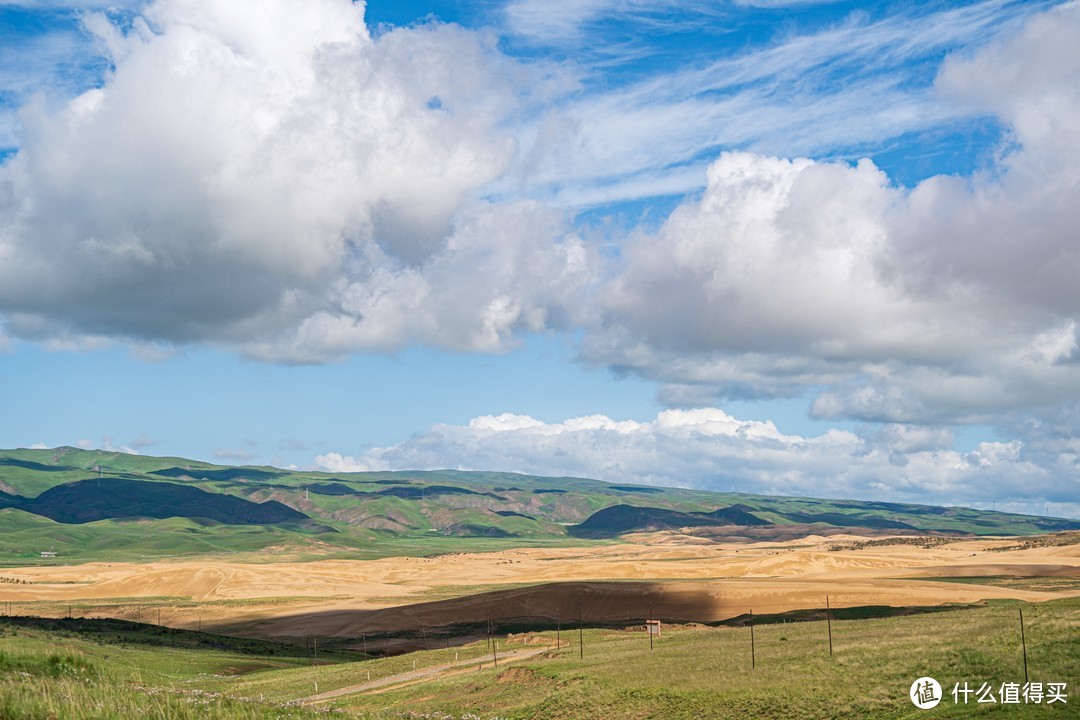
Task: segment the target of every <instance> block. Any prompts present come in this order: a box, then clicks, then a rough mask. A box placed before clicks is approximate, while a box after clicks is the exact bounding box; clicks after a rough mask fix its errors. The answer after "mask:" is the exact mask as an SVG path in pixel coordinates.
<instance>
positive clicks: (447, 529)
mask: <svg viewBox="0 0 1080 720" xmlns="http://www.w3.org/2000/svg"><path fill="white" fill-rule="evenodd" d="M98 468H100V469H101V472H102V473H104V474H107V475H111V476H114V477H126V478H131V479H138V480H143V481H155V482H181V483H186V484H192V485H196V486H198V487H200V488H202V489H204V490H208V491H213V492H222V493H230V494H234V495H238V496H241V497H244V498H247V499H249V500H254V501H265V500H277V501H279V502H283V503H285V504H287V505H289V506H291V507H294V508H296V509H298V510H300V511H301V512H304V513H306V514H308V515H310V516H311V517H312V518H314V521H312V522H304V523H288V524H282V525H275V526H265V527H258V528H242V527H235V526H227V525H213V524H207V523H203V522H200V521H191V520H185V519H166V520H156V521H142V520H139V521H133V520H105V521H99V522H95V523H87V524H85V525H63V524H58V523H53V522H51V521H48V520H45V519H44V518H40V517H38V516H34V515H29V514H26V513H22V512H20V511H14V510H10V509H9V510H0V526H2V527H3V529H4V531H5V532H4V533H3V534H2V535H0V562H2V563H5V564H20V563H26V562H36V561H37V558H38V556H39V553H40V551H41V550H48V549H53V550H57V551H58V552H59V553H60V554H61V556H62V558H63V560H62V561H86V560H140V559H151V558H158V557H167V556H177V555H195V554H206V553H217V552H245V553H257V552H258V551H259V550H261V549H263V548H267V547H274V548H275V554H276V555H277V556H279V557H290V559H306V558H314V557H343V556H348V557H382V556H385V555H388V554H419V555H425V554H433V553H438V552H450V551H473V550H485V549H493V548H499V547H511V546H521V545H533V544H545V545H546V544H551V543H556V544H581V543H582V541H581V540H575V539H571V538H568V537H566V533H565V526H566V525H567V524H571V523H577V522H581V521H582V520H584V519H585V518H586V517H588V516H589V515H591V514H592V513H593V512H595V511H597V510H599V509H601V508H604V507H607V506H610V505H614V504H619V503H623V504H632V505H643V506H651V507H659V508H665V509H670V510H678V511H682V512H703V511H704V512H709V511H712V510H715V509H716V508H719V507H726V506H728V505H732V504H736V503H739V504H742V505H745V506H747V507H748V508H750V510H751V511H752V512H754V513H755V514H757V515H758V516H760V517H762V518H765V519H768V520H770V521H772V522H775V523H777V524H780V525H784V524H791V523H793V522H796V520H793V519H792V517H794V516H798V518H800V519H799V520H798V521H799V522H802V523H806V522H810V521H812V519H813V518H814V517H815V516H823V517H826V518H831V519H832V520H833V521H835V522H838V523H839V524H841V525H847V524H851V525H858V524H859V523H867V524H871V525H872V524H873V523H875V522H880V521H884V522H903V523H906V524H908V525H911V526H913V527H915V528H918V529H922V530H933V531H955V532H966V533H974V534H1030V533H1038V532H1045V531H1047V530H1054V529H1058V527H1057V526H1056V525H1055V523H1054V522H1051V521H1047V520H1046V519H1040V518H1037V517H1032V516H1023V515H1010V514H1006V513H990V512H983V511H976V510H969V509H964V508H934V507H930V506H915V505H904V506H900V505H896V506H893V505H886V504H880V503H876V504H875V503H858V502H850V501H847V502H845V501H835V500H820V499H814V498H792V497H773V496H759V495H745V494H739V493H712V492H706V491H699V490H684V489H676V488H663V489H659V488H650V487H641V488H636V489H635V488H634V487H632V486H620V485H611V484H608V483H604V482H600V481H597V480H589V479H584V478H543V477H532V476H526V475H517V474H513V473H496V472H459V471H451V470H443V471H431V472H397V473H390V472H376V473H354V474H329V473H315V472H288V471H282V470H278V469H275V468H269V467H261V468H243V469H237V468H229V467H224V466H215V465H211V464H209V463H203V462H197V461H191V460H186V459H183V458H171V457H165V458H154V457H145V456H136V455H126V454H123V453H116V452H105V451H100V450H92V451H86V450H77V449H74V448H58V449H55V450H3V451H0V483H2V484H0V490H5V489H7V490H8V491H13V492H14V493H16V494H19V495H23V496H25V497H32V496H36V495H37V494H39V493H41V492H42V491H44V490H46V489H48V488H50V487H52V486H54V485H57V484H60V483H64V482H71V481H74V480H82V479H86V478H89V477H93V476H95V475H96V474H97V473H98ZM172 468H183V469H184V470H185V472H186V473H188V474H189V475H190V477H191V478H192V479H180V478H176V477H170V476H161V475H155V474H153V473H154V471H159V470H166V471H168V470H170V469H172ZM253 475H254V476H255V477H254V478H253V477H252V476H253ZM206 477H210V478H212V479H203V478H206ZM322 483H338V484H340V485H343V486H345V487H347V488H349V489H351V490H352V491H354V492H356V493H361V494H359V495H329V494H320V493H318V492H311V491H310V489H309V488H306V486H316V487H317V486H318V485H319V484H322ZM440 485H441V486H451V487H456V488H464V489H468V490H471V491H473V493H474V494H466V493H457V494H438V493H435V494H434V496H433V497H429V496H427V495H426V494H424V495H422V497H421V498H419V499H411V498H402V497H396V496H393V495H380V494H378V493H380V492H385V491H387V490H388V489H392V488H395V487H396V488H407V489H412V488H420V487H424V488H427V487H432V486H440ZM551 489H558V490H562V491H564V492H544V491H545V490H551ZM492 496H497V497H492ZM496 511H502V512H504V513H506V512H513V513H519V514H520V515H527V516H529V517H520V516H518V515H498V514H497V513H496ZM807 518H811V520H807ZM823 527H824V526H823ZM485 528H493V529H495V530H494V531H495V532H497V533H499V532H501V533H505V534H509V535H512V536H513V537H510V538H495V537H484V536H483V535H484V532H485ZM458 535H464V536H465V537H454V536H458ZM391 540H393V544H392V546H391V543H390V541H391ZM402 547H404V550H402Z"/></svg>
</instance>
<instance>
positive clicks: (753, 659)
mask: <svg viewBox="0 0 1080 720" xmlns="http://www.w3.org/2000/svg"><path fill="white" fill-rule="evenodd" d="M756 667H757V652H756V651H755V648H754V611H753V610H751V611H750V669H754V668H756Z"/></svg>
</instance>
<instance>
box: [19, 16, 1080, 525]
mask: <svg viewBox="0 0 1080 720" xmlns="http://www.w3.org/2000/svg"><path fill="white" fill-rule="evenodd" d="M1078 28H1080V10H1078V7H1077V5H1076V4H1075V3H1070V2H1065V3H1061V2H1007V1H982V2H842V1H839V2H825V1H823V2H813V1H810V0H789V1H784V0H744V1H741V2H727V3H718V2H701V1H699V0H664V1H662V2H656V1H655V0H654V1H652V2H644V1H643V0H562V1H558V0H548V1H544V2H542V1H540V0H509V1H501V2H500V1H497V0H478V1H476V2H466V1H465V0H456V1H450V0H448V1H446V2H415V3H402V2H395V3H385V2H375V1H373V2H371V3H369V4H368V5H367V6H366V7H365V6H364V5H363V4H353V3H350V2H347V1H346V0H312V2H307V3H296V2H290V1H287V0H268V1H267V2H263V3H255V2H235V1H234V2H224V1H223V0H159V1H158V2H154V3H148V4H146V3H115V2H110V3H105V2H95V1H94V0H86V1H83V2H67V3H65V2H29V1H26V2H18V1H17V2H0V40H2V42H0V158H2V163H3V164H2V165H0V353H2V354H0V393H2V395H3V397H4V398H5V401H4V407H5V412H4V413H3V414H2V415H0V445H4V446H8V447H14V446H24V447H25V446H31V445H45V446H55V445H61V444H70V445H75V444H82V445H84V446H88V447H109V448H116V449H124V448H126V449H128V450H133V451H138V452H142V453H148V454H157V455H182V456H188V457H195V458H199V459H206V460H216V461H220V462H232V463H273V464H277V465H283V466H284V465H292V466H297V467H318V468H322V469H328V470H334V471H348V470H359V469H376V468H389V469H408V468H432V467H460V468H476V469H503V470H514V471H522V472H532V473H542V474H578V475H587V476H592V477H600V478H603V479H611V480H622V481H627V480H633V481H639V482H654V483H660V484H673V485H684V486H698V487H715V488H718V489H725V490H726V489H740V490H746V491H751V492H776V493H789V494H804V495H822V496H844V497H863V498H882V499H900V500H915V501H918V500H926V499H931V498H932V499H933V500H934V501H936V502H946V503H957V504H965V505H974V506H989V505H990V504H991V503H996V505H997V507H998V508H999V509H1001V508H1003V507H1004V508H1012V509H1016V510H1021V511H1035V510H1039V511H1040V512H1041V511H1043V510H1045V509H1046V508H1048V507H1049V509H1050V511H1051V512H1053V513H1056V514H1061V515H1069V516H1077V515H1078V514H1080V467H1078V465H1077V462H1078V460H1077V458H1078V457H1080V440H1078V439H1077V430H1078V424H1080V362H1078V361H1077V358H1078V357H1080V350H1078V349H1077V348H1078V333H1077V325H1076V318H1077V316H1078V314H1080V292H1078V291H1077V290H1076V288H1075V283H1074V282H1073V278H1074V277H1075V274H1076V271H1077V270H1080V268H1078V267H1077V261H1076V257H1077V253H1076V252H1075V242H1076V241H1075V239H1074V233H1073V232H1072V228H1074V227H1076V226H1077V221H1080V217H1076V215H1077V214H1078V211H1077V210H1076V209H1075V203H1074V202H1073V201H1072V198H1074V197H1075V196H1076V191H1077V190H1078V189H1080V188H1077V187H1076V186H1077V184H1078V180H1077V178H1076V176H1075V172H1074V171H1073V170H1072V168H1073V167H1075V161H1077V160H1080V157H1078V156H1080V123H1078V121H1077V120H1076V117H1080V113H1077V112H1076V111H1077V110H1080V107H1077V106H1078V105H1080V99H1078V95H1077V88H1076V86H1075V78H1076V76H1077V75H1076V70H1077V68H1080V50H1078V49H1077V48H1076V47H1074V46H1075V43H1074V42H1073V38H1074V37H1075V32H1076V31H1077V29H1078Z"/></svg>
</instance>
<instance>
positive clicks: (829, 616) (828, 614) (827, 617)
mask: <svg viewBox="0 0 1080 720" xmlns="http://www.w3.org/2000/svg"><path fill="white" fill-rule="evenodd" d="M825 622H827V623H828V624H829V657H832V609H831V608H830V607H829V596H828V595H826V596H825Z"/></svg>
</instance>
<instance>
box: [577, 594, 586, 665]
mask: <svg viewBox="0 0 1080 720" xmlns="http://www.w3.org/2000/svg"><path fill="white" fill-rule="evenodd" d="M577 634H578V658H579V659H582V660H584V659H585V631H584V630H582V629H581V606H580V605H578V609H577Z"/></svg>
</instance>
